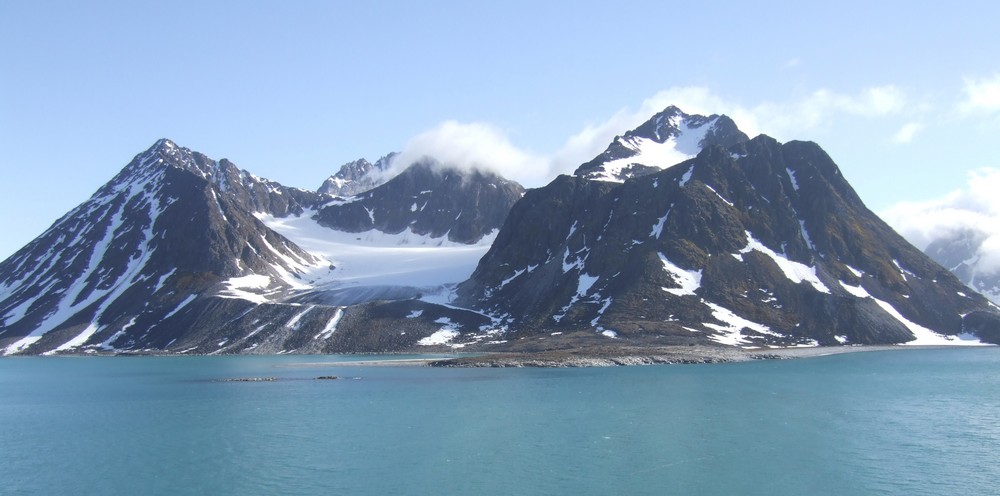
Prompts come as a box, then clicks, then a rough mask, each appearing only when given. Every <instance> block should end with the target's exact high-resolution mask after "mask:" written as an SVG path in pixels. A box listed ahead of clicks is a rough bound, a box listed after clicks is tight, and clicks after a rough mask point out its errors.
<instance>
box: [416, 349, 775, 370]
mask: <svg viewBox="0 0 1000 496" xmlns="http://www.w3.org/2000/svg"><path fill="white" fill-rule="evenodd" d="M780 358H783V357H782V356H780V355H778V354H774V353H770V350H760V351H745V350H741V349H738V348H724V347H708V346H695V347H690V346H670V347H657V348H578V349H570V350H557V351H539V352H525V353H489V354H484V355H477V356H470V357H460V358H448V359H442V360H433V361H428V362H427V365H428V366H430V367H543V368H553V367H614V366H620V365H668V364H704V363H729V362H746V361H751V360H774V359H780Z"/></svg>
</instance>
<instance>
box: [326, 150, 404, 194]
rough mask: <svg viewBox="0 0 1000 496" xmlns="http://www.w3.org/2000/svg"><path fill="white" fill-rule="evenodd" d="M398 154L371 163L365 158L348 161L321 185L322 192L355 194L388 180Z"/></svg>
mask: <svg viewBox="0 0 1000 496" xmlns="http://www.w3.org/2000/svg"><path fill="white" fill-rule="evenodd" d="M397 155H398V154H397V153H395V152H393V153H390V154H388V155H386V156H384V157H382V158H380V159H378V160H376V161H375V163H374V164H373V163H371V162H369V161H367V160H365V159H363V158H360V159H358V160H355V161H352V162H348V163H346V164H344V165H342V166H341V167H340V170H338V171H337V173H336V174H334V175H332V176H330V177H328V178H327V179H326V180H325V181H323V184H322V185H320V187H319V189H318V190H317V191H319V192H320V193H324V194H328V195H334V196H354V195H356V194H359V193H364V192H365V191H368V190H370V189H372V188H374V187H376V186H378V185H380V184H382V183H384V182H385V181H386V180H387V177H386V175H385V174H384V173H385V172H387V171H388V170H389V168H390V166H391V164H392V160H393V159H394V158H395V157H396V156H397Z"/></svg>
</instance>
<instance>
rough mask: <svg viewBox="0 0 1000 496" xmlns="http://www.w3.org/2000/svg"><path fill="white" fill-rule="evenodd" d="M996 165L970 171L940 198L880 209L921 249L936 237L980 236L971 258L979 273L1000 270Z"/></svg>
mask: <svg viewBox="0 0 1000 496" xmlns="http://www.w3.org/2000/svg"><path fill="white" fill-rule="evenodd" d="M998 192H1000V169H993V168H983V169H978V170H975V171H972V172H971V173H969V176H968V183H967V184H966V186H965V187H964V188H962V189H959V190H956V191H952V192H951V193H948V194H947V195H945V196H944V197H943V198H939V199H935V200H930V201H925V202H904V203H899V204H897V205H895V206H893V207H890V208H889V209H887V210H885V211H883V212H880V213H879V215H880V216H881V217H882V218H883V219H885V221H886V222H888V223H889V225H891V226H892V227H893V228H895V229H896V231H898V232H899V233H900V234H902V235H903V237H905V238H906V239H907V240H909V241H910V242H911V243H913V244H914V245H915V246H916V247H917V248H920V249H921V250H924V249H926V248H927V245H929V244H930V243H932V242H933V241H935V240H938V239H947V238H953V237H955V236H958V235H960V234H963V233H964V234H963V235H965V236H969V237H970V238H971V239H972V240H973V241H974V242H975V241H978V240H981V242H979V246H978V249H977V252H976V255H977V256H978V257H979V258H978V261H973V262H970V263H974V264H975V265H976V266H977V268H978V271H979V272H980V273H997V272H1000V194H998Z"/></svg>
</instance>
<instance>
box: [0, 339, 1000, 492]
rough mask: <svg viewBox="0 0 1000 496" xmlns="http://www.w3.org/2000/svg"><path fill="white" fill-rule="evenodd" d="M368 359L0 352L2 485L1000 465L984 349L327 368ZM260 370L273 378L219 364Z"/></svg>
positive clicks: (266, 483) (766, 478) (595, 476)
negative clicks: (520, 365) (729, 359)
mask: <svg viewBox="0 0 1000 496" xmlns="http://www.w3.org/2000/svg"><path fill="white" fill-rule="evenodd" d="M369 359H371V357H355V358H352V357H316V356H306V357H301V356H300V357H295V356H279V357H274V356H271V357H250V356H246V357H130V358H125V357H116V358H111V357H105V358H96V357H79V358H69V357H58V358H55V357H53V358H4V359H2V360H0V398H2V400H0V435H2V436H0V437H2V443H0V483H2V485H0V493H5V494H6V493H10V494H430V493H438V494H769V495H772V494H773V495H782V494H787V495H801V494H844V495H850V494H859V495H860V494H900V495H902V494H906V495H913V494H955V493H963V494H967V495H972V494H996V485H995V484H996V481H998V480H1000V468H998V467H1000V464H998V463H997V460H1000V448H998V447H1000V349H997V348H988V349H943V350H906V351H891V352H871V353H855V354H846V355H836V356H828V357H819V358H811V359H802V360H782V361H763V362H751V363H736V364H714V365H674V366H646V367H618V368H592V369H432V368H426V367H359V366H351V365H350V364H349V363H338V364H334V365H330V364H329V363H321V362H341V361H344V360H369ZM318 362H319V363H318ZM304 363H305V365H304ZM310 364H311V365H310ZM320 375H337V376H340V377H343V378H357V379H344V380H336V381H319V380H314V378H315V377H317V376H320ZM265 376H267V377H277V378H278V379H279V380H277V381H275V382H256V383H242V382H220V381H219V380H220V379H226V378H239V377H265Z"/></svg>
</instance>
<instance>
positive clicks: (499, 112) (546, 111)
mask: <svg viewBox="0 0 1000 496" xmlns="http://www.w3.org/2000/svg"><path fill="white" fill-rule="evenodd" d="M810 3H815V2H724V1H716V2H683V3H681V2H664V1H662V0H660V1H649V2H628V1H619V2H613V3H612V2H589V1H585V0H580V1H573V2H557V1H552V2H537V1H532V2H527V1H519V0H507V1H504V2H490V3H478V2H468V1H434V0H428V1H423V2H377V1H372V2H343V1H315V2H314V1H307V0H302V1H296V2H265V1H248V0H243V1H231V2H230V1H211V0H202V1H195V2H188V1H174V2H155V3H154V2H143V1H130V2H124V1H117V2H105V1H100V0H94V1H90V2H56V1H44V0H35V1H22V0H2V1H0V178H2V182H0V212H4V215H3V216H2V218H3V220H2V221H0V222H2V224H0V226H2V232H3V236H2V239H0V259H2V258H6V257H7V256H9V255H11V254H13V253H14V251H16V250H17V249H18V248H20V247H21V246H23V245H24V244H26V243H27V242H29V241H30V240H31V239H33V238H34V237H36V236H37V235H38V234H40V233H42V232H43V231H44V230H45V229H46V228H47V227H48V226H49V225H51V223H52V222H53V221H55V220H56V219H57V218H58V217H60V216H61V215H63V214H64V213H66V212H67V211H69V210H70V209H72V208H73V207H75V206H76V205H78V204H79V203H81V202H83V201H85V200H86V199H87V198H89V197H90V195H91V194H93V193H94V192H95V191H96V190H97V189H98V188H99V187H100V186H101V185H102V184H104V183H105V182H107V181H108V180H110V179H111V178H112V177H113V176H114V174H115V173H117V172H118V171H119V170H120V169H121V168H122V167H124V166H125V165H126V164H127V163H128V162H129V161H130V160H131V159H132V157H134V156H135V155H136V154H138V153H140V152H142V151H143V150H145V149H146V148H148V147H149V146H151V145H152V144H153V143H154V142H155V141H156V140H157V139H159V138H163V137H166V138H170V139H172V140H173V141H175V142H176V143H177V144H179V145H181V146H184V147H187V148H191V149H193V150H196V151H200V152H202V153H205V154H206V155H208V156H209V157H212V158H215V159H221V158H228V159H230V160H232V161H233V162H234V163H236V164H237V165H238V166H239V167H241V168H243V169H247V170H249V171H250V172H253V173H254V174H256V175H259V176H263V177H267V178H269V179H273V180H276V181H279V182H281V183H283V184H285V185H288V186H295V187H301V188H308V189H315V188H317V187H319V185H320V184H321V183H322V181H323V180H324V179H325V178H326V177H327V176H329V175H330V174H333V173H334V172H336V170H337V169H338V168H339V166H340V165H341V164H343V163H345V162H348V161H351V160H354V159H357V158H362V157H363V158H367V159H369V160H375V159H377V158H379V157H380V156H382V155H385V154H387V153H389V152H391V151H404V152H410V153H416V152H418V151H419V152H426V151H427V150H433V151H435V152H436V153H440V154H442V155H444V156H445V157H446V158H447V159H448V160H454V161H466V162H469V163H472V164H474V165H477V166H483V167H492V168H494V169H497V170H498V171H500V172H502V173H505V174H506V175H508V177H511V178H513V179H516V180H519V181H521V182H522V183H524V184H525V185H526V186H529V187H536V186H541V185H543V184H545V183H546V182H547V181H549V180H551V179H552V178H553V177H554V176H555V175H556V174H559V173H569V172H572V170H573V169H575V167H576V166H577V165H579V164H580V163H582V162H585V161H587V160H589V159H590V158H592V157H593V156H595V155H596V154H598V153H600V152H601V151H602V150H603V149H604V148H605V147H606V146H607V144H608V143H609V142H610V141H611V139H612V138H613V137H614V136H615V135H616V134H622V133H624V132H625V131H627V130H629V129H631V128H633V127H635V126H637V125H638V124H640V123H641V122H643V121H644V120H646V119H647V118H649V117H650V116H652V115H653V114H654V113H656V112H657V111H659V110H662V109H663V108H664V107H666V106H667V105H670V104H676V105H678V106H680V107H681V108H682V109H683V110H685V111H687V112H689V113H695V112H697V113H725V114H727V115H729V116H730V117H732V118H733V119H734V120H735V121H736V123H737V125H739V126H740V127H741V129H743V130H744V131H746V132H747V133H748V134H750V135H751V136H753V135H756V134H758V133H764V134H768V135H770V136H773V137H775V138H777V139H779V140H781V141H788V140H795V139H798V140H811V141H815V142H817V143H819V144H820V146H822V147H823V148H824V149H825V150H826V151H827V153H829V154H830V156H831V157H832V158H833V159H834V161H836V162H837V163H838V165H839V166H840V167H841V169H842V171H843V172H844V175H845V177H847V179H848V180H849V181H850V182H851V183H852V185H853V186H854V187H855V189H856V190H857V191H858V193H859V195H860V196H861V198H862V199H863V200H864V201H865V202H866V204H867V205H868V206H869V208H871V209H872V210H875V211H876V212H894V213H895V214H898V215H904V216H905V214H906V212H910V213H911V214H913V215H919V216H920V217H922V218H926V219H929V218H931V217H934V216H930V215H924V214H923V213H926V211H927V209H931V210H933V211H935V212H940V211H942V210H947V209H948V208H952V207H951V206H954V205H961V206H962V208H977V209H979V210H983V209H985V210H987V211H989V210H990V209H993V211H994V213H995V211H996V210H997V208H996V200H989V199H987V200H984V201H986V203H989V205H988V206H986V207H982V205H981V204H977V203H975V202H963V201H962V200H961V199H962V198H965V197H966V196H969V195H975V194H977V193H976V192H975V191H976V185H977V184H979V183H981V182H982V180H983V178H988V177H992V176H991V174H992V173H993V171H995V170H996V169H998V168H1000V156H998V152H997V150H998V147H997V140H996V137H998V136H1000V57H998V56H997V54H998V53H1000V36H997V35H996V27H995V20H996V19H1000V6H998V5H1000V4H996V3H994V2H985V1H984V2H952V3H948V4H947V5H945V4H941V3H931V2H912V1H909V2H896V1H883V2H852V1H847V2H823V4H824V5H808V4H810ZM987 196H989V195H987ZM991 202H992V203H991ZM946 203H947V205H951V206H945V204H946ZM980 203H982V202H980ZM900 205H904V206H906V208H900V207H899V206H900ZM981 207H982V208H981ZM942 219H943V220H938V221H935V222H943V223H945V225H947V223H948V222H951V219H952V218H950V217H948V216H944V217H942ZM987 221H992V222H994V225H1000V215H994V216H992V217H990V216H988V217H987ZM900 222H902V223H905V222H906V221H905V220H904V221H900ZM928 222H929V220H928ZM911 224H913V223H912V222H911ZM897 225H902V224H897ZM909 229H910V232H911V234H912V233H919V232H925V231H928V232H929V231H930V230H933V229H934V227H933V226H928V225H926V224H921V223H920V222H917V223H916V224H915V225H911V227H910V228H909ZM998 230H1000V229H998ZM914 236H915V237H919V236H917V235H916V234H914Z"/></svg>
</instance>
